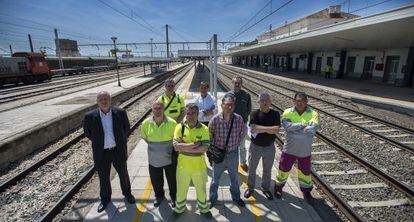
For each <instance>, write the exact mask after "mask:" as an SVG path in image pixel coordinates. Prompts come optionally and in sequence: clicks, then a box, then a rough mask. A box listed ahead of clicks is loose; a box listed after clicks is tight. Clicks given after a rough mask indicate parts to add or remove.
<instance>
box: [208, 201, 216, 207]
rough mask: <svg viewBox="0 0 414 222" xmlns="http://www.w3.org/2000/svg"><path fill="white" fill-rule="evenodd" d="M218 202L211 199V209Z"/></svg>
mask: <svg viewBox="0 0 414 222" xmlns="http://www.w3.org/2000/svg"><path fill="white" fill-rule="evenodd" d="M215 204H216V201H210V207H209V208H210V209H211V208H213V207H214V205H215Z"/></svg>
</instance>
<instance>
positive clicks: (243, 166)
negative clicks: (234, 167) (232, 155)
mask: <svg viewBox="0 0 414 222" xmlns="http://www.w3.org/2000/svg"><path fill="white" fill-rule="evenodd" d="M240 167H241V168H242V169H243V171H244V172H246V173H247V172H248V171H249V166H247V164H241V165H240Z"/></svg>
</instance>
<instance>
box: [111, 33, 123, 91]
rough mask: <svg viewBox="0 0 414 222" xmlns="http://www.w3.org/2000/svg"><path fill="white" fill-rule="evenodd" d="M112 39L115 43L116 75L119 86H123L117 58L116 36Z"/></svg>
mask: <svg viewBox="0 0 414 222" xmlns="http://www.w3.org/2000/svg"><path fill="white" fill-rule="evenodd" d="M111 39H112V41H113V42H114V54H115V64H116V74H117V76H118V86H121V81H120V80H119V67H118V57H116V44H115V41H116V39H117V38H116V37H115V36H112V37H111Z"/></svg>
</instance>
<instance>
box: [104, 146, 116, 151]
mask: <svg viewBox="0 0 414 222" xmlns="http://www.w3.org/2000/svg"><path fill="white" fill-rule="evenodd" d="M114 150H115V147H109V148H104V151H114Z"/></svg>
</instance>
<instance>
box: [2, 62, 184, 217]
mask: <svg viewBox="0 0 414 222" xmlns="http://www.w3.org/2000/svg"><path fill="white" fill-rule="evenodd" d="M191 69H192V66H191V65H187V66H185V67H183V68H181V69H179V70H177V73H175V74H174V76H175V78H176V79H177V78H178V80H179V81H180V80H181V79H183V78H184V76H186V74H187V73H188V72H189V71H191ZM164 79H165V78H160V80H159V81H158V82H157V83H156V84H155V85H153V86H151V87H148V88H146V89H145V90H144V91H143V92H141V93H140V94H139V95H137V96H135V97H133V98H131V99H129V100H128V101H126V102H124V103H123V104H122V105H121V107H122V108H124V109H127V110H130V109H132V110H133V109H138V111H137V113H135V114H131V113H130V116H131V115H132V116H133V118H130V121H131V122H132V124H131V126H132V127H131V129H130V133H132V132H133V131H134V130H136V129H137V128H138V126H139V125H140V123H141V122H142V121H143V120H144V119H145V117H146V116H147V115H148V114H149V113H150V110H149V109H148V104H150V103H149V101H148V99H151V98H152V97H151V96H149V95H151V94H154V93H156V92H160V91H161V88H162V86H163V81H164ZM137 104H138V105H137ZM139 104H141V105H139ZM137 107H138V108H137ZM143 108H144V109H143ZM131 112H132V111H131ZM69 148H70V149H69ZM85 155H87V160H86V161H84V162H82V161H79V157H82V156H83V157H84V156H85ZM91 155H92V154H91V151H90V146H89V141H87V139H86V138H85V136H84V134H83V133H80V134H79V135H77V136H76V137H74V138H71V139H70V140H69V141H67V142H66V143H65V144H62V146H60V147H59V148H58V149H56V150H55V151H53V152H51V153H49V154H48V155H45V156H44V157H43V158H41V159H40V160H38V161H36V162H35V163H33V164H32V165H31V166H30V167H28V168H26V169H24V170H22V171H21V172H19V173H18V174H15V175H13V176H12V177H10V178H8V180H7V181H5V182H4V183H2V184H1V185H0V200H1V202H3V203H2V204H0V208H2V211H3V212H5V213H6V214H7V213H9V211H8V210H7V209H5V208H4V207H7V204H9V202H12V201H18V200H19V197H20V196H19V192H25V191H24V189H25V188H24V187H25V182H27V181H29V183H32V182H35V181H33V180H39V179H40V178H42V177H45V176H47V175H44V174H46V173H47V172H48V171H49V172H50V171H51V170H55V171H61V170H62V169H65V170H67V169H66V167H58V164H59V165H62V166H63V165H65V164H68V165H69V164H71V162H70V161H76V160H78V161H79V162H82V163H79V164H75V165H79V166H73V167H72V169H71V170H72V171H73V172H72V173H74V172H77V173H74V174H75V175H73V176H71V178H70V180H69V181H61V182H59V185H61V186H63V187H60V189H58V191H60V192H59V194H56V193H54V192H53V191H56V190H55V189H54V187H48V188H46V187H45V186H46V185H45V184H43V183H42V184H40V185H37V184H34V186H35V187H36V186H39V187H38V188H40V189H41V190H32V191H31V192H35V193H39V192H45V193H47V194H45V197H43V198H47V199H48V198H50V200H49V203H45V204H46V205H47V206H46V208H45V209H43V210H42V209H36V210H37V212H23V213H22V212H19V213H20V214H21V215H23V218H22V219H23V220H40V221H51V220H52V219H53V218H55V216H56V215H58V214H59V213H60V212H61V210H62V209H63V208H64V206H65V204H66V203H68V202H69V201H70V200H71V198H72V197H73V196H74V195H75V194H76V193H77V192H78V191H79V189H81V187H82V186H83V185H84V184H86V183H87V182H88V181H89V179H90V178H91V177H92V176H93V173H94V168H93V162H92V159H91ZM67 160H68V161H67ZM66 161H67V162H66ZM71 165H73V162H72V164H71ZM51 166H52V169H48V168H50V167H51ZM73 168H76V170H75V169H73ZM38 171H39V172H38ZM59 179H60V178H59ZM66 179H68V178H66ZM60 180H62V179H60ZM73 181H76V182H73ZM40 182H42V181H40ZM19 186H21V188H20V187H19ZM26 186H27V185H26ZM63 191H64V192H63ZM56 192H57V191H56ZM49 195H50V196H52V197H48V196H49ZM36 201H44V200H39V199H38V200H26V201H25V202H23V203H22V204H26V205H29V207H28V208H29V209H30V207H32V206H30V205H35V204H36V203H33V202H36ZM1 205H3V207H1ZM24 209H26V207H23V208H22V209H21V210H24ZM3 219H4V218H3Z"/></svg>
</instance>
